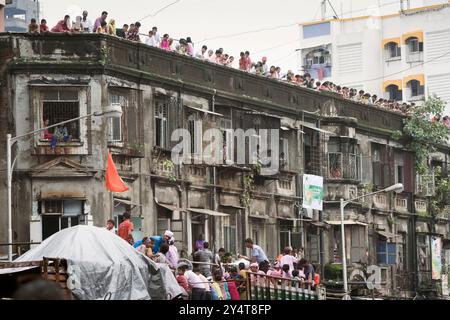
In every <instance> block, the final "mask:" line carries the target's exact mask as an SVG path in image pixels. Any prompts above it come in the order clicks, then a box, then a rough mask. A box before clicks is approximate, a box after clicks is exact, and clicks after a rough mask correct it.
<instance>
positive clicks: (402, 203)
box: [395, 198, 408, 213]
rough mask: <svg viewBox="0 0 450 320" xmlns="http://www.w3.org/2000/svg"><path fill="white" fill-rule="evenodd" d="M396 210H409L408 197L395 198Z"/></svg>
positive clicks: (405, 211)
mask: <svg viewBox="0 0 450 320" xmlns="http://www.w3.org/2000/svg"><path fill="white" fill-rule="evenodd" d="M395 210H396V211H398V212H402V213H407V212H408V199H404V198H395Z"/></svg>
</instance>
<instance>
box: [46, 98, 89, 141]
mask: <svg viewBox="0 0 450 320" xmlns="http://www.w3.org/2000/svg"><path fill="white" fill-rule="evenodd" d="M79 116H80V103H79V99H78V91H74V90H49V91H45V92H43V101H42V119H41V120H42V123H44V124H45V125H46V126H52V125H54V124H57V123H60V122H63V121H67V120H71V119H74V118H78V117H79ZM47 120H48V123H47ZM64 128H66V129H67V134H68V135H69V136H70V138H71V139H70V140H79V139H80V121H73V122H70V123H67V124H65V125H63V126H61V129H64ZM56 129H57V128H52V129H49V132H50V133H52V134H54V133H55V130H56Z"/></svg>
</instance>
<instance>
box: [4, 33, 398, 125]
mask: <svg viewBox="0 0 450 320" xmlns="http://www.w3.org/2000/svg"><path fill="white" fill-rule="evenodd" d="M13 39H14V41H13ZM0 44H1V46H0V47H1V49H0V56H3V58H2V59H5V57H6V59H7V60H6V62H7V63H8V68H9V69H10V70H11V71H14V72H20V71H24V70H33V69H36V70H40V71H42V69H44V70H45V73H49V74H51V73H55V72H56V70H58V69H64V72H65V73H67V74H69V75H70V74H80V73H81V74H84V73H86V72H87V71H89V72H90V73H92V72H94V73H104V72H105V70H108V72H109V73H114V72H115V73H122V74H126V75H129V76H131V77H135V78H139V79H141V80H142V79H143V80H148V81H150V82H151V81H152V80H153V81H155V80H156V81H158V82H161V81H164V83H166V84H169V85H173V86H176V87H178V86H180V85H182V86H183V87H184V88H186V89H192V90H195V91H197V92H199V91H200V92H202V93H203V94H210V95H212V94H216V93H217V94H220V93H223V94H225V95H226V97H227V98H233V97H235V98H236V100H237V101H243V100H244V101H245V100H247V101H248V102H249V103H257V104H259V105H263V106H264V107H266V106H267V108H268V109H269V110H270V109H273V110H280V108H281V110H283V111H285V112H288V113H289V112H291V113H292V114H293V115H297V116H298V115H299V113H301V112H302V111H305V112H309V113H314V112H318V111H320V113H321V115H323V116H332V117H342V116H343V117H353V118H356V119H358V125H359V126H362V127H368V128H380V129H383V130H389V131H395V130H399V129H401V128H402V126H403V119H404V117H405V115H404V114H402V113H400V112H396V111H392V110H389V109H386V108H382V107H377V106H376V105H375V104H374V105H368V104H367V103H365V102H360V101H354V100H351V99H348V98H344V97H343V95H342V94H339V93H337V92H334V91H333V90H329V89H324V88H322V86H323V84H322V85H321V86H320V87H319V88H308V87H306V86H300V85H298V84H293V83H292V82H288V81H281V80H280V79H274V78H270V77H264V76H261V75H257V74H253V73H250V72H248V71H244V70H239V69H235V68H231V67H229V66H224V65H221V64H217V63H214V62H210V61H208V60H205V59H199V58H196V57H191V56H188V55H185V54H180V53H178V52H175V51H167V50H165V49H162V48H159V47H153V46H149V45H147V44H144V43H140V42H134V41H130V40H127V39H124V38H120V37H116V36H110V35H107V34H94V33H74V32H70V33H69V32H65V33H56V32H55V33H53V32H47V33H34V34H33V33H0ZM8 57H10V58H11V57H14V58H13V59H9V61H8ZM69 66H70V68H69Z"/></svg>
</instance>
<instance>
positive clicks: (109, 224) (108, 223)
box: [106, 219, 116, 234]
mask: <svg viewBox="0 0 450 320" xmlns="http://www.w3.org/2000/svg"><path fill="white" fill-rule="evenodd" d="M114 227H115V222H114V220H111V219H109V220H108V221H106V230H108V231H110V232H112V233H114V234H116V230H115V228H114Z"/></svg>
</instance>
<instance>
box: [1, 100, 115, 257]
mask: <svg viewBox="0 0 450 320" xmlns="http://www.w3.org/2000/svg"><path fill="white" fill-rule="evenodd" d="M121 115H122V107H121V106H120V105H117V104H112V105H110V106H108V107H106V108H105V109H104V110H103V111H102V112H93V113H90V114H88V115H85V116H81V117H77V118H73V119H70V120H66V121H62V122H59V123H56V124H53V125H51V126H48V127H45V128H40V129H38V130H34V131H31V132H28V133H24V134H21V135H18V136H16V137H14V138H13V137H12V135H11V134H7V135H6V181H7V182H6V184H7V189H8V195H7V206H8V209H7V212H8V261H9V262H12V247H13V243H12V208H11V203H12V201H11V190H12V172H13V168H14V165H15V163H16V159H14V162H13V163H12V164H11V153H12V152H11V149H12V146H13V145H14V144H15V143H16V142H17V141H18V140H19V139H21V138H25V137H28V136H32V135H35V134H37V133H40V132H42V131H44V130H47V129H51V128H55V127H58V126H61V125H63V124H67V123H71V122H75V121H78V120H82V119H86V118H90V117H99V116H102V117H120V116H121Z"/></svg>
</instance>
